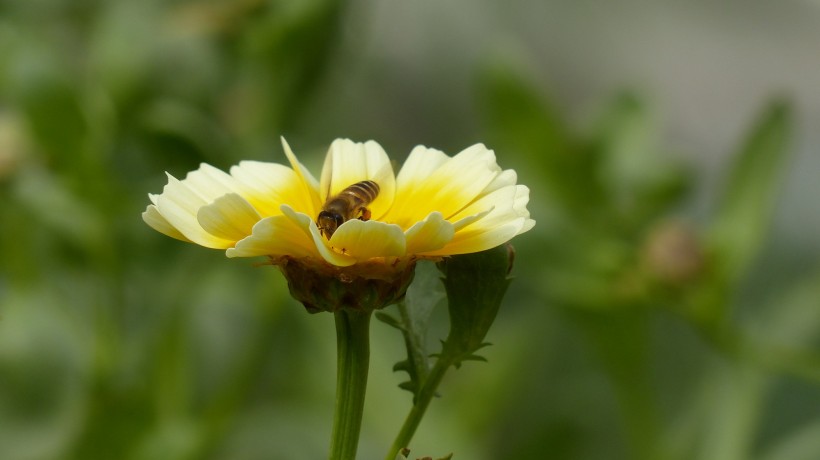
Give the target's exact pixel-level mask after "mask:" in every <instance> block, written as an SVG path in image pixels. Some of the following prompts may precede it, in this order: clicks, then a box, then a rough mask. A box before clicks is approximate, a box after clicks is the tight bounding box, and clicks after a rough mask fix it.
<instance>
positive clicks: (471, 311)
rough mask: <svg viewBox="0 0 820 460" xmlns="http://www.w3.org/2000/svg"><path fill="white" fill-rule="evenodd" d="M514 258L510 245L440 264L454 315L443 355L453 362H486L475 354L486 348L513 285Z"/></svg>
mask: <svg viewBox="0 0 820 460" xmlns="http://www.w3.org/2000/svg"><path fill="white" fill-rule="evenodd" d="M512 258H513V250H512V246H511V245H509V244H508V245H502V246H498V247H496V248H493V249H490V250H487V251H483V252H478V253H475V254H463V255H459V256H453V257H450V258H447V259H445V260H443V261H442V262H439V264H438V267H439V270H441V272H442V273H443V274H444V289H445V290H446V292H447V302H448V310H449V313H450V334H449V335H448V337H447V340H446V341H445V343H444V350H443V351H442V355H446V356H447V357H448V358H449V359H453V364H455V365H456V366H458V365H459V364H460V363H461V361H464V360H481V359H482V358H480V357H478V356H476V355H474V353H475V352H476V351H478V350H479V349H480V348H482V347H484V346H485V345H486V344H485V342H484V337H485V336H486V335H487V331H489V329H490V326H492V324H493V322H494V321H495V317H496V314H497V313H498V308H499V307H500V306H501V301H502V299H503V298H504V294H505V293H506V292H507V287H508V286H509V284H510V277H509V272H510V269H511V266H512ZM440 359H445V358H444V357H442V358H440Z"/></svg>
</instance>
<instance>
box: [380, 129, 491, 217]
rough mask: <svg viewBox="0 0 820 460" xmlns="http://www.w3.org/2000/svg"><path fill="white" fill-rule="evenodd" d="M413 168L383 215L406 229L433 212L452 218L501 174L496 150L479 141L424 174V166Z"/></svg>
mask: <svg viewBox="0 0 820 460" xmlns="http://www.w3.org/2000/svg"><path fill="white" fill-rule="evenodd" d="M431 161H436V160H431ZM414 170H415V171H417V172H415V173H409V174H408V175H407V176H405V177H404V178H403V180H404V182H403V187H404V188H403V189H402V190H398V191H397V193H396V200H395V202H394V203H393V208H392V209H391V210H390V212H389V214H388V216H386V217H385V220H387V221H390V222H395V223H397V224H399V225H400V226H402V227H403V228H409V226H411V225H413V224H415V222H418V221H420V220H422V219H423V218H424V217H425V216H427V215H428V214H430V213H431V212H433V211H438V212H440V213H442V214H443V215H444V217H445V218H446V219H448V220H451V217H452V216H453V215H454V214H456V213H458V212H459V211H460V210H462V209H463V208H464V207H466V206H467V205H469V204H470V203H472V202H473V201H474V200H475V199H476V198H478V197H480V196H481V193H482V191H483V190H485V189H486V188H487V187H488V186H490V184H492V183H493V181H495V180H496V177H497V176H498V175H499V174H500V173H501V168H499V167H498V165H497V164H496V161H495V153H494V152H493V151H492V150H488V149H487V148H486V147H484V146H483V145H482V144H476V145H474V146H472V147H469V148H467V149H465V150H463V151H462V152H460V153H459V154H458V155H456V156H454V157H452V158H450V159H449V160H447V161H445V162H444V163H442V164H440V165H438V167H436V168H435V169H434V170H433V171H432V172H430V173H427V174H424V172H425V171H424V169H423V168H414ZM400 174H401V173H400ZM405 190H407V192H405Z"/></svg>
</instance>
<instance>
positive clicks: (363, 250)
mask: <svg viewBox="0 0 820 460" xmlns="http://www.w3.org/2000/svg"><path fill="white" fill-rule="evenodd" d="M330 245H331V246H332V247H334V248H336V250H337V251H340V252H342V253H343V254H349V255H351V256H352V257H355V258H356V259H357V260H367V259H370V258H373V257H388V256H403V255H405V254H406V252H407V251H406V247H407V246H406V243H405V238H404V232H402V230H401V228H400V227H399V226H398V225H393V224H386V223H384V222H378V221H375V220H368V221H364V220H358V219H354V220H349V221H347V222H345V223H344V224H342V225H341V226H340V227H339V228H338V229H336V232H335V233H334V234H333V236H332V237H331V238H330Z"/></svg>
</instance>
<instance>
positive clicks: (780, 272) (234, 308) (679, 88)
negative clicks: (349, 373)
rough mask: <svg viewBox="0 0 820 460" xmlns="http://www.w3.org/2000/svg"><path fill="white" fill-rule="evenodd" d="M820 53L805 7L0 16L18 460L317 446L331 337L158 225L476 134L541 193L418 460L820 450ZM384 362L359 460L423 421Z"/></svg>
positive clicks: (405, 5) (278, 8)
mask: <svg viewBox="0 0 820 460" xmlns="http://www.w3.org/2000/svg"><path fill="white" fill-rule="evenodd" d="M818 44H820V3H819V2H816V1H811V0H803V1H799V0H787V1H781V2H767V1H762V0H753V1H740V0H730V1H726V2H708V1H705V0H698V1H687V2H683V1H677V2H674V1H673V2H651V1H647V0H621V1H617V2H607V3H605V4H604V3H603V2H593V1H591V0H581V1H575V2H559V1H543V2H538V1H522V0H514V1H509V2H491V1H488V0H484V1H467V0H447V1H442V0H414V1H372V0H361V1H354V2H346V3H340V2H336V1H329V0H309V1H301V2H296V1H294V2H287V1H275V0H221V1H219V0H211V1H182V0H177V1H170V0H169V1H160V0H140V1H134V0H105V1H104V0H16V1H15V0H0V458H2V459H4V460H6V459H10V460H22V459H31V460H34V459H134V460H137V459H239V460H245V459H247V460H251V459H296V460H298V459H317V458H324V457H325V455H326V449H327V445H328V440H329V432H330V420H331V411H332V401H333V394H334V379H335V355H334V353H335V350H334V346H335V343H334V339H335V336H334V331H333V318H332V316H331V315H321V314H320V315H308V314H306V313H305V311H304V309H303V308H302V307H301V306H300V305H299V304H297V303H296V302H295V301H293V300H291V299H290V298H289V297H288V295H287V289H286V286H285V283H284V281H283V279H282V276H281V275H280V274H279V273H278V272H277V270H275V269H274V268H271V267H268V266H262V267H257V266H254V264H253V262H252V261H248V260H227V259H226V258H225V257H224V254H223V253H222V252H220V251H211V250H205V249H203V248H199V247H196V246H194V245H187V244H183V243H180V242H178V241H175V240H172V239H170V238H167V237H165V236H162V235H160V234H158V233H157V232H155V231H153V230H151V229H150V228H149V227H148V226H147V225H145V224H144V223H143V222H142V220H141V218H140V213H141V212H142V211H143V210H144V208H145V206H146V205H147V204H148V198H147V193H149V192H152V193H158V192H160V191H161V190H162V186H163V185H164V184H165V180H166V179H165V176H164V171H168V172H170V173H172V174H173V175H175V176H176V177H182V176H184V174H185V173H186V172H187V171H190V170H193V169H196V167H197V165H198V164H199V163H200V162H207V163H210V164H213V165H215V166H217V167H220V168H223V169H224V168H228V167H230V165H232V164H235V163H237V162H238V161H240V160H242V159H260V160H267V161H276V162H283V161H284V155H283V153H282V151H281V147H280V145H279V136H281V135H284V136H285V137H287V139H288V141H289V142H290V144H291V145H292V146H293V147H294V150H295V151H296V152H297V154H299V155H300V157H301V158H302V159H303V161H304V162H305V163H306V164H308V165H309V166H310V167H311V168H312V170H313V171H314V172H315V173H317V174H318V171H319V167H320V165H321V161H322V155H323V154H324V152H325V149H326V148H327V146H328V145H329V144H330V142H331V141H332V140H333V139H334V138H336V137H349V138H352V139H354V140H360V141H363V140H366V139H375V140H377V141H379V142H380V143H381V144H382V145H383V146H384V147H385V149H386V150H387V151H388V152H389V153H390V154H391V155H392V156H393V157H395V158H397V159H398V160H399V161H401V160H402V159H403V158H404V156H405V155H406V154H407V153H408V152H409V151H410V149H411V148H412V147H413V146H414V145H417V144H425V145H428V146H431V147H437V148H440V149H443V150H445V151H448V152H449V153H451V154H452V153H456V152H457V151H459V150H460V149H462V148H465V147H467V146H469V145H471V144H472V143H475V142H484V143H486V144H487V145H488V146H489V147H490V148H493V149H494V150H495V151H496V153H497V155H498V158H499V163H500V164H501V165H502V166H503V167H505V168H515V169H516V170H517V171H518V172H519V181H520V182H521V183H524V184H527V185H528V186H530V187H531V189H532V193H531V203H530V207H529V208H530V210H531V211H532V214H533V217H534V218H535V219H536V221H537V226H536V227H535V229H534V230H532V231H531V232H530V233H528V234H525V235H523V236H521V237H518V238H517V239H516V240H515V241H514V243H515V245H516V247H517V249H518V257H517V259H516V267H515V272H514V273H515V276H516V279H515V281H514V282H513V284H512V286H511V288H510V291H509V293H508V296H507V299H506V301H505V304H504V306H503V307H502V310H501V312H500V314H499V317H498V320H497V322H496V324H495V326H494V328H493V329H492V330H491V331H490V334H489V340H490V341H491V342H493V343H494V345H493V346H492V347H489V348H487V349H485V350H484V355H485V356H486V357H487V358H488V359H489V363H488V364H483V363H468V364H467V365H465V366H463V367H462V368H461V369H459V370H456V371H452V372H451V373H450V374H449V375H448V376H447V378H446V379H445V382H444V384H443V386H442V387H441V389H440V392H441V398H439V399H438V400H436V401H434V402H433V404H432V406H431V409H430V411H429V412H428V415H427V418H426V419H425V421H424V422H423V424H422V427H421V430H420V431H419V433H418V434H417V436H416V438H415V442H414V445H413V454H417V455H418V456H422V455H432V456H436V455H438V456H442V455H444V454H447V453H449V452H454V453H455V454H456V455H455V457H454V458H455V459H469V460H481V459H488V460H491V459H543V458H549V459H573V460H574V459H579V460H586V459H602V460H603V459H607V460H613V459H616V460H617V459H639V460H642V459H646V460H654V459H661V460H677V459H680V460H684V459H703V460H735V459H736V460H742V459H759V460H802V459H806V460H809V459H817V458H820V267H818V263H817V261H818V254H819V253H820V231H818V230H820V212H818V205H817V201H816V200H817V197H818V196H820V185H818V184H819V183H820V181H818V178H820V158H819V157H818V155H817V150H818V147H817V146H818V145H820V130H818V129H817V127H818V126H820V59H818V54H817V50H818ZM436 321H437V324H438V325H439V327H438V330H441V331H444V330H446V312H445V311H444V310H443V309H440V311H439V312H438V316H437V319H436ZM438 338H439V337H436V336H435V334H432V336H431V340H435V339H438ZM372 341H373V347H374V350H373V357H372V364H371V366H372V367H371V381H370V389H369V392H368V400H367V402H366V409H365V420H364V426H363V438H362V441H361V445H360V450H359V451H360V458H363V459H370V458H381V457H382V456H383V455H384V454H385V453H386V450H387V448H388V446H389V444H390V442H391V441H392V438H393V436H394V435H395V433H396V432H397V431H398V428H399V426H400V425H401V423H402V420H403V418H404V415H405V414H406V412H407V411H408V410H409V407H410V397H409V394H408V393H407V392H404V391H401V390H400V389H399V388H398V387H397V384H398V383H400V382H401V381H402V380H403V379H404V375H401V374H395V373H393V372H392V371H391V366H392V365H393V363H395V362H396V361H399V360H401V359H402V358H403V356H402V352H403V351H402V346H403V344H402V339H401V337H400V336H399V335H398V334H397V333H396V332H395V331H394V330H393V329H391V328H390V327H388V326H387V325H385V324H382V323H379V322H375V323H374V325H373V331H372Z"/></svg>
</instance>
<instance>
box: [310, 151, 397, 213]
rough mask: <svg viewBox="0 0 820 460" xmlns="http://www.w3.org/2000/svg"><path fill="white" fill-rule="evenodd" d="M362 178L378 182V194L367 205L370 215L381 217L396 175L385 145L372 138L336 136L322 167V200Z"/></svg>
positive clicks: (390, 204) (391, 199) (388, 202)
mask: <svg viewBox="0 0 820 460" xmlns="http://www.w3.org/2000/svg"><path fill="white" fill-rule="evenodd" d="M364 180H372V181H375V182H376V183H377V184H379V194H378V196H377V197H376V199H375V200H373V202H372V203H370V204H369V205H368V206H367V208H368V209H369V210H370V213H371V216H372V218H373V219H380V218H381V217H382V216H384V214H385V213H386V212H387V210H388V209H390V206H392V204H393V197H394V195H395V193H396V178H395V176H394V174H393V166H392V165H391V164H390V159H389V158H388V157H387V154H386V153H385V152H384V149H383V148H382V147H381V146H380V145H379V144H377V143H376V142H373V141H367V142H365V143H363V144H362V143H354V142H353V141H351V140H349V139H336V140H335V141H333V143H332V144H330V149H329V150H328V152H327V156H326V157H325V163H324V166H323V167H322V180H321V182H320V184H319V197H320V198H321V200H322V202H323V203H324V202H325V201H326V200H327V199H328V197H332V196H335V195H337V194H338V193H339V192H341V191H342V190H344V189H345V188H347V187H349V186H351V185H353V184H355V183H357V182H361V181H364Z"/></svg>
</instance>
